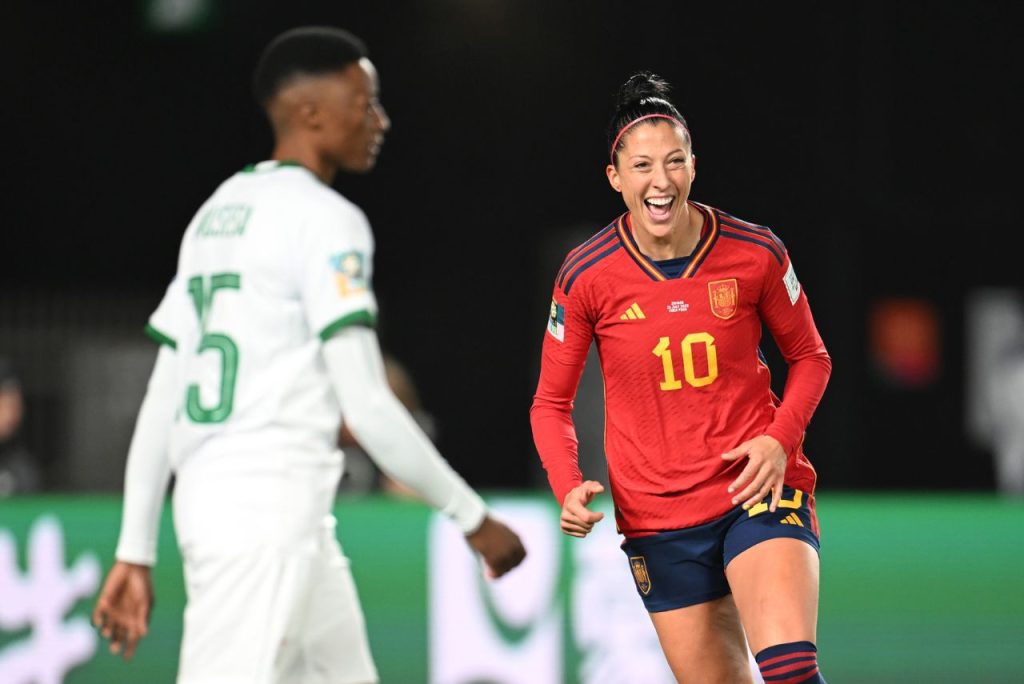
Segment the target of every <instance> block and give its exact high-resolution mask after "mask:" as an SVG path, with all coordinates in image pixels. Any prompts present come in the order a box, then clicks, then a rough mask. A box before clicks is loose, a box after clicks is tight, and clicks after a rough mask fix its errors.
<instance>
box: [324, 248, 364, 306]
mask: <svg viewBox="0 0 1024 684" xmlns="http://www.w3.org/2000/svg"><path fill="white" fill-rule="evenodd" d="M364 264H365V259H364V258H363V255H362V253H360V252H356V251H352V252H340V253H338V254H335V255H334V256H332V257H331V269H332V270H333V271H334V282H335V284H336V285H337V286H338V294H340V295H341V296H342V297H348V296H350V295H354V294H357V293H359V292H365V291H366V286H367V282H366V267H365V265H364Z"/></svg>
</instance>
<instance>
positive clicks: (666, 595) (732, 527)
mask: <svg viewBox="0 0 1024 684" xmlns="http://www.w3.org/2000/svg"><path fill="white" fill-rule="evenodd" d="M770 502H771V495H769V496H767V497H765V499H764V501H763V502H762V503H759V504H757V505H755V506H752V507H751V508H750V510H749V511H745V510H743V509H742V508H741V507H739V506H737V507H736V509H735V510H733V511H730V512H729V513H726V514H725V515H723V516H722V517H721V518H719V519H717V520H712V521H711V522H709V523H705V524H703V525H698V526H696V527H688V528H685V529H681V530H670V531H668V532H661V533H659V534H655V535H651V536H649V537H634V538H633V539H627V540H625V541H624V542H623V543H622V550H623V551H624V552H625V553H626V556H627V557H628V558H629V568H630V570H632V572H633V580H634V581H635V583H636V589H637V591H638V592H639V593H640V598H641V599H643V602H644V606H645V607H646V608H647V611H648V612H650V613H657V612H660V611H663V610H673V609H675V608H683V607H684V606H692V605H696V604H698V603H704V602H706V601H713V600H715V599H717V598H721V597H723V596H725V595H727V594H729V593H730V589H729V582H728V581H727V580H726V578H725V568H726V566H727V565H729V562H730V561H731V560H732V559H733V558H735V557H736V556H738V555H739V554H741V553H742V552H744V551H746V550H747V549H749V548H750V547H751V546H754V545H755V544H759V543H760V542H763V541H766V540H768V539H776V538H778V537H791V538H793V539H802V540H803V541H805V542H807V543H808V544H810V545H811V546H813V547H814V549H815V551H817V550H818V548H819V547H820V542H819V539H818V520H817V516H816V515H815V513H814V499H813V498H812V497H809V496H807V495H806V494H804V492H801V491H800V490H796V489H792V488H790V487H783V488H782V500H781V501H780V502H779V506H778V508H777V509H776V510H775V512H774V513H772V512H771V511H769V510H768V504H769V503H770Z"/></svg>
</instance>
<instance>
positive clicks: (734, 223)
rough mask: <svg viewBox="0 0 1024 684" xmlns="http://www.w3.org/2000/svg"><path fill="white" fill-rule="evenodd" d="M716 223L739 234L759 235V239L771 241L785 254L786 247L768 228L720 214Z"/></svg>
mask: <svg viewBox="0 0 1024 684" xmlns="http://www.w3.org/2000/svg"><path fill="white" fill-rule="evenodd" d="M718 222H719V223H720V224H721V225H722V226H725V227H726V228H732V229H733V230H737V231H740V232H746V233H750V234H751V235H760V236H761V237H763V238H765V239H767V240H771V241H772V242H773V243H775V246H776V247H778V248H779V250H780V251H781V252H782V253H783V254H785V252H786V245H784V244H782V240H781V239H779V236H778V235H776V234H775V233H773V232H772V229H771V228H769V227H768V226H758V225H755V224H753V223H749V222H747V221H743V220H741V219H738V218H736V217H735V216H729V215H728V214H720V215H719V217H718Z"/></svg>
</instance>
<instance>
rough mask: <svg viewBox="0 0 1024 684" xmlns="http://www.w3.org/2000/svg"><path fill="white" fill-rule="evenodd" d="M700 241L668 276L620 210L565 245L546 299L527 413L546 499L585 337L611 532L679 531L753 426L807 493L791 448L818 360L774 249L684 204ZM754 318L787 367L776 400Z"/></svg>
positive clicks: (804, 308)
mask: <svg viewBox="0 0 1024 684" xmlns="http://www.w3.org/2000/svg"><path fill="white" fill-rule="evenodd" d="M690 206H691V208H695V209H696V210H698V211H700V212H701V213H702V214H703V216H704V227H703V230H702V234H701V238H700V241H699V242H698V244H697V246H696V248H695V249H694V251H693V253H692V255H691V257H690V259H689V262H688V263H687V264H686V266H685V268H684V269H683V271H682V273H680V274H679V275H678V276H677V277H673V278H669V277H668V276H666V275H665V273H664V272H663V271H662V270H661V269H660V268H659V267H658V265H657V264H655V263H654V262H652V261H651V260H650V259H648V258H647V257H646V256H644V255H643V254H642V253H641V252H640V250H639V249H638V247H637V245H636V242H635V240H634V239H633V235H632V231H631V228H630V223H629V215H628V213H627V214H623V215H622V216H620V217H619V218H618V219H616V220H615V221H614V222H613V223H611V224H610V225H608V226H607V227H605V228H604V229H603V230H601V231H600V232H598V233H597V234H596V235H594V236H593V237H592V238H590V239H589V240H587V241H586V242H584V243H583V244H582V245H580V246H579V247H577V248H576V249H574V250H572V251H570V252H569V254H568V256H567V257H566V259H565V261H564V263H563V264H562V267H561V269H560V270H559V272H558V275H557V277H556V280H555V288H554V297H553V299H552V302H551V313H550V318H549V320H548V328H547V333H546V334H545V339H544V349H543V355H542V359H541V372H540V379H539V382H538V385H537V392H536V394H535V396H534V400H533V406H532V408H531V410H530V421H531V424H532V427H533V436H534V442H535V444H536V446H537V451H538V452H539V454H540V457H541V460H542V461H543V463H544V468H545V469H546V470H547V474H548V480H549V482H550V484H551V488H552V490H553V491H554V494H555V496H556V498H557V499H558V501H559V503H561V502H562V501H563V499H564V498H565V495H566V494H567V493H568V492H569V491H570V490H571V489H572V488H573V487H575V486H577V485H578V484H580V483H581V482H582V481H583V476H582V474H581V473H580V470H579V460H578V453H577V440H576V431H575V428H574V426H573V422H572V406H573V400H574V399H575V396H576V388H577V386H578V384H579V380H580V375H581V374H582V372H583V366H584V363H585V361H586V357H587V352H588V350H589V349H590V344H591V341H596V344H597V350H598V355H599V357H600V361H601V372H602V375H603V377H604V386H605V456H606V458H607V462H608V475H609V484H610V487H611V495H612V500H613V501H614V503H615V516H616V523H617V525H618V528H619V530H620V532H622V533H623V534H624V535H626V536H627V537H634V536H643V535H648V534H654V533H657V532H660V531H664V530H671V529H679V528H683V527H691V526H693V525H699V524H701V523H704V522H707V521H709V520H713V519H715V518H718V517H720V516H722V515H724V514H725V513H726V512H728V511H729V510H730V509H731V508H733V504H732V496H733V495H732V494H729V493H728V492H727V487H728V485H729V483H730V482H731V481H732V480H733V479H734V478H735V477H736V476H737V475H738V474H739V472H740V470H741V469H742V468H743V467H744V465H745V462H746V461H745V459H740V460H739V461H736V462H728V461H724V460H722V458H721V455H722V454H723V453H724V452H726V451H728V450H730V449H732V448H734V447H736V446H738V445H739V444H741V443H742V442H744V441H746V440H748V439H750V438H752V437H755V436H757V435H763V434H767V435H771V436H772V437H774V438H776V439H777V440H778V441H779V442H780V443H781V444H782V446H783V448H784V449H785V450H786V453H787V454H788V462H787V465H786V476H785V483H786V484H787V485H789V486H791V487H794V488H796V489H800V490H803V491H804V492H806V493H807V494H812V493H813V491H814V485H815V472H814V468H813V467H812V466H811V464H810V462H809V461H808V460H807V458H806V457H805V456H804V453H803V449H802V442H803V435H804V430H805V429H806V427H807V424H808V422H809V421H810V419H811V414H812V413H813V412H814V409H815V407H816V406H817V405H818V402H819V400H820V399H821V396H822V393H823V392H824V390H825V385H826V383H827V382H828V377H829V374H830V372H831V368H832V362H831V359H830V357H829V355H828V352H827V351H826V349H825V346H824V344H823V343H822V340H821V336H820V335H819V334H818V330H817V328H816V327H815V325H814V320H813V318H812V316H811V311H810V308H809V306H808V303H807V296H806V294H805V293H804V291H803V288H802V287H801V285H800V283H799V281H798V280H797V277H796V274H795V272H794V270H793V266H792V264H791V262H790V259H789V254H788V253H787V251H786V249H785V247H784V246H783V244H782V242H781V241H780V240H779V239H778V238H777V237H776V236H775V235H774V234H773V233H772V232H771V231H770V230H769V229H768V228H765V227H763V226H758V225H754V224H751V223H747V222H746V221H741V220H739V219H737V218H735V217H733V216H730V215H728V214H726V213H724V212H722V211H720V210H718V209H715V208H712V207H708V206H704V205H702V204H698V203H696V202H690ZM762 322H763V323H764V324H765V325H767V327H768V330H769V331H770V332H771V334H772V336H773V337H774V339H775V342H776V344H777V346H778V348H779V350H780V351H781V352H782V355H783V357H784V358H785V360H786V362H787V364H788V374H787V377H786V385H785V389H784V391H783V400H782V401H781V402H780V401H779V399H778V398H777V397H776V396H775V395H774V394H773V393H772V390H771V386H770V374H769V370H768V367H767V366H766V365H765V363H764V359H763V357H762V356H761V354H760V350H759V348H758V345H759V342H760V340H761V327H762Z"/></svg>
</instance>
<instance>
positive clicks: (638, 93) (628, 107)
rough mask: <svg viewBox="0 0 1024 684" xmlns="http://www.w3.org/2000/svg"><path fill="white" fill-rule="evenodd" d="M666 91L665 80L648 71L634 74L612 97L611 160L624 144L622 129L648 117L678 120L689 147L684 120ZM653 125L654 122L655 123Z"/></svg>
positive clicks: (609, 136) (687, 127)
mask: <svg viewBox="0 0 1024 684" xmlns="http://www.w3.org/2000/svg"><path fill="white" fill-rule="evenodd" d="M670 90H671V86H669V84H668V81H666V80H665V79H663V78H662V77H660V76H658V75H657V74H652V73H651V72H649V71H638V72H637V73H635V74H633V75H632V76H630V77H629V78H628V79H627V80H626V82H625V83H623V84H622V86H621V87H620V88H619V93H618V95H617V96H616V98H615V113H614V114H613V115H612V119H611V121H609V122H608V143H607V144H608V149H609V152H610V153H611V157H612V159H613V160H616V161H617V155H618V151H619V150H620V149H622V146H623V145H624V144H625V143H624V142H623V140H622V139H620V138H619V134H620V133H621V132H622V129H623V128H624V127H625V126H628V125H629V124H631V123H632V122H634V121H636V120H637V119H639V118H641V117H644V116H650V115H652V114H654V115H661V116H668V117H671V118H673V119H676V120H677V121H679V123H681V124H682V125H683V133H684V134H685V135H686V142H687V143H689V144H690V145H691V146H692V145H693V140H692V139H691V138H690V126H689V124H687V123H686V119H684V118H683V115H682V114H680V113H679V110H678V109H676V106H675V105H674V104H672V101H671V100H669V99H668V93H669V91H670ZM656 122H657V120H655V123H656ZM644 123H646V122H644ZM624 137H625V136H623V138H624ZM613 146H614V149H613Z"/></svg>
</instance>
